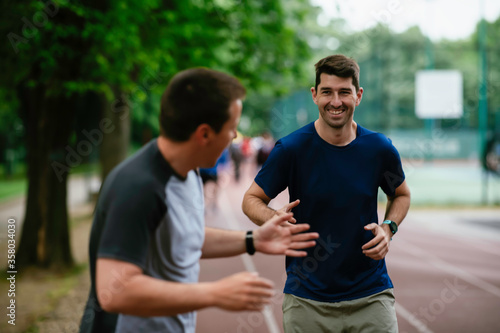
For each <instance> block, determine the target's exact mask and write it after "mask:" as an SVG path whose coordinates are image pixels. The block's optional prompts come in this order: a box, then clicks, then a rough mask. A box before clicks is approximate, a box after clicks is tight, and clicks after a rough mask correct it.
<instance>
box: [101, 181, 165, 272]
mask: <svg viewBox="0 0 500 333" xmlns="http://www.w3.org/2000/svg"><path fill="white" fill-rule="evenodd" d="M165 213H166V206H165V204H164V201H163V200H162V199H161V196H160V193H158V191H155V189H154V187H148V186H147V185H146V184H142V186H139V188H137V187H135V188H134V187H133V186H129V187H128V188H123V187H120V186H117V189H116V190H115V191H114V193H113V195H112V196H109V197H108V198H107V204H106V209H105V210H104V213H103V216H102V218H103V220H104V223H105V225H104V228H103V232H102V237H101V241H100V245H99V250H98V252H97V256H98V257H100V258H103V257H106V258H113V259H118V260H123V261H126V262H130V263H133V264H135V265H138V266H139V267H141V268H142V269H145V267H146V260H147V253H148V250H149V244H150V239H151V237H152V235H153V232H154V230H155V229H156V226H157V225H158V223H159V222H160V220H161V219H162V218H163V217H164V215H165Z"/></svg>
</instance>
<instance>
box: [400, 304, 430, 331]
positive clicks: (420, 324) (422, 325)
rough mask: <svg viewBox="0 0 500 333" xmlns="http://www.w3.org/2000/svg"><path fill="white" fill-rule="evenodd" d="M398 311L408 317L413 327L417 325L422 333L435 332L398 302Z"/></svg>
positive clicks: (405, 317) (407, 319)
mask: <svg viewBox="0 0 500 333" xmlns="http://www.w3.org/2000/svg"><path fill="white" fill-rule="evenodd" d="M395 305H396V312H397V313H398V314H399V315H400V316H401V317H403V318H404V319H406V321H407V322H409V323H410V324H411V325H412V326H413V327H415V328H416V329H417V330H418V331H419V332H420V333H433V332H432V330H431V329H430V328H429V327H427V325H425V323H424V322H422V321H420V320H419V319H418V318H417V317H416V316H414V315H413V314H412V313H410V311H408V310H406V309H405V308H404V307H403V306H402V305H401V304H400V303H398V302H396V304H395Z"/></svg>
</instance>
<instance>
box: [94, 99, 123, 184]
mask: <svg viewBox="0 0 500 333" xmlns="http://www.w3.org/2000/svg"><path fill="white" fill-rule="evenodd" d="M115 98H116V99H115V100H114V101H113V102H112V103H108V102H107V101H106V100H105V99H103V102H104V103H105V104H106V105H105V106H104V107H103V119H104V120H108V119H109V121H110V123H111V125H110V126H109V129H110V130H109V131H108V132H107V133H106V134H105V135H104V137H103V141H102V145H101V151H100V155H99V156H100V163H101V179H102V181H103V182H104V180H105V179H106V177H107V176H108V174H109V172H110V171H111V170H112V169H113V168H114V167H115V166H117V165H118V164H119V163H120V162H121V161H123V160H124V159H125V158H127V154H128V150H129V145H130V123H131V121H130V117H131V115H130V104H129V101H128V98H127V96H126V95H125V94H124V93H123V92H121V91H119V90H116V91H115Z"/></svg>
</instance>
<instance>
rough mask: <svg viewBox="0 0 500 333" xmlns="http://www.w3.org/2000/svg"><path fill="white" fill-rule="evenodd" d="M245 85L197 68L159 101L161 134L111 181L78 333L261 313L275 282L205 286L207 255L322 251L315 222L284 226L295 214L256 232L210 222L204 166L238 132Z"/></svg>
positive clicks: (166, 327)
mask: <svg viewBox="0 0 500 333" xmlns="http://www.w3.org/2000/svg"><path fill="white" fill-rule="evenodd" d="M244 96H245V89H244V87H243V86H242V85H241V84H240V83H239V81H238V80H237V79H236V78H234V77H232V76H229V75H227V74H224V73H221V72H217V71H213V70H209V69H204V68H195V69H189V70H186V71H183V72H180V73H178V74H177V75H175V76H174V77H173V78H172V80H171V81H170V82H169V85H168V87H167V89H166V91H165V92H164V94H163V96H162V100H161V114H160V128H161V135H160V136H159V137H158V138H156V139H153V140H152V141H150V142H149V143H148V144H146V145H145V146H144V147H143V148H142V149H141V150H139V151H138V152H137V153H136V154H134V155H133V156H132V157H130V158H129V159H127V160H126V161H124V162H122V163H121V164H120V165H118V166H117V167H116V168H115V169H114V170H113V171H112V172H111V173H110V174H109V176H108V177H107V178H106V180H105V182H104V184H103V186H102V189H101V193H100V196H99V200H98V203H97V207H96V210H95V215H94V221H93V225H92V230H91V235H90V245H89V259H90V277H91V290H90V294H89V298H88V301H87V304H86V307H85V312H84V314H83V317H82V320H81V324H80V332H82V333H84V332H85V333H87V332H95V333H102V332H106V333H110V332H133V333H136V332H148V333H153V332H170V333H176V332H189V333H194V332H195V327H196V312H195V311H196V310H199V309H203V308H206V307H212V306H213V307H218V308H221V309H225V310H232V311H259V310H261V309H262V308H263V306H264V305H265V304H267V303H269V302H270V298H271V297H272V295H273V291H272V287H273V286H272V283H271V282H270V281H269V280H267V279H264V278H261V277H259V276H258V275H257V274H256V273H250V272H241V273H237V274H234V275H231V276H229V277H227V278H224V279H221V280H218V281H214V282H207V283H198V275H199V270H200V265H199V259H200V258H216V257H228V256H234V255H239V254H242V253H245V252H248V253H249V254H253V253H254V252H255V251H260V252H262V253H268V254H286V255H288V256H303V255H305V254H306V253H305V252H304V251H301V249H303V248H307V247H311V246H314V244H315V242H314V240H313V239H315V238H317V237H318V235H317V234H316V233H302V232H303V231H305V230H307V229H308V228H309V226H308V225H297V226H294V227H292V228H289V227H288V228H287V227H284V226H282V224H283V223H284V222H285V221H286V220H287V219H290V218H291V216H292V214H289V215H282V216H278V217H275V218H272V219H270V220H269V221H268V222H266V223H265V224H264V225H263V226H262V227H260V228H258V229H256V230H255V231H248V232H245V231H235V230H221V229H214V228H208V227H205V226H204V207H203V188H202V182H201V179H200V176H199V172H198V168H199V167H203V168H209V167H212V166H214V165H215V163H216V161H217V159H218V158H219V156H220V155H221V153H222V152H223V150H224V149H225V148H226V147H227V146H228V145H229V143H230V142H231V140H233V139H234V137H235V136H236V127H237V126H238V122H239V119H240V116H241V110H242V99H243V98H244Z"/></svg>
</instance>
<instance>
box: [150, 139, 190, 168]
mask: <svg viewBox="0 0 500 333" xmlns="http://www.w3.org/2000/svg"><path fill="white" fill-rule="evenodd" d="M157 145H158V149H159V150H160V153H161V155H162V156H163V158H164V159H165V160H166V161H167V162H168V164H170V166H171V167H172V169H174V171H175V172H176V173H177V174H178V175H179V176H181V177H187V174H188V172H189V171H191V170H193V169H195V168H196V163H195V161H193V158H192V156H195V155H193V154H191V148H190V146H189V143H188V142H174V141H171V140H169V139H168V138H166V137H164V136H162V135H160V136H159V137H158V140H157Z"/></svg>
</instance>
